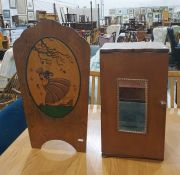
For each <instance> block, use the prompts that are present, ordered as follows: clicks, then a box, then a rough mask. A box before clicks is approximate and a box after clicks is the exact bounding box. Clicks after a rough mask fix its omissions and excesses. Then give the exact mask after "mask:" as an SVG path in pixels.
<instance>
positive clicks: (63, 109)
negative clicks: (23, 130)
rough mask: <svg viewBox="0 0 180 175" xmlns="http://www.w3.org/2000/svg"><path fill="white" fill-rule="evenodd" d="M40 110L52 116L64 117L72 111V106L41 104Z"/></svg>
mask: <svg viewBox="0 0 180 175" xmlns="http://www.w3.org/2000/svg"><path fill="white" fill-rule="evenodd" d="M39 108H40V110H41V111H42V112H43V113H45V114H47V115H48V116H49V117H52V118H64V117H65V116H66V115H67V114H68V113H69V112H71V111H72V106H49V105H46V106H40V107H39Z"/></svg>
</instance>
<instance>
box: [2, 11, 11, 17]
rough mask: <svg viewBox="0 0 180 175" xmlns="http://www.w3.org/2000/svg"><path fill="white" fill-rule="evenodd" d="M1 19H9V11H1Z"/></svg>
mask: <svg viewBox="0 0 180 175" xmlns="http://www.w3.org/2000/svg"><path fill="white" fill-rule="evenodd" d="M3 17H4V18H10V10H3Z"/></svg>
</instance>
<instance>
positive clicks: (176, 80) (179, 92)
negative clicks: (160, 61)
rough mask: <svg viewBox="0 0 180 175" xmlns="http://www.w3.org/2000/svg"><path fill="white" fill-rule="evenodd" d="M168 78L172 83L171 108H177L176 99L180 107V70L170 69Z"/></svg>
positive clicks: (170, 92)
mask: <svg viewBox="0 0 180 175" xmlns="http://www.w3.org/2000/svg"><path fill="white" fill-rule="evenodd" d="M168 80H169V84H170V91H169V94H170V108H175V101H176V103H177V108H180V71H169V72H168ZM175 86H176V91H175ZM175 92H176V93H175Z"/></svg>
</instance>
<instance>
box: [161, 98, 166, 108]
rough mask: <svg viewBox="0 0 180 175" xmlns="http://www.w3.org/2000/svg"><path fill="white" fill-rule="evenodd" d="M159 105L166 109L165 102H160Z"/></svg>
mask: <svg viewBox="0 0 180 175" xmlns="http://www.w3.org/2000/svg"><path fill="white" fill-rule="evenodd" d="M160 104H161V106H162V107H163V108H166V104H167V103H166V102H165V101H163V100H161V101H160Z"/></svg>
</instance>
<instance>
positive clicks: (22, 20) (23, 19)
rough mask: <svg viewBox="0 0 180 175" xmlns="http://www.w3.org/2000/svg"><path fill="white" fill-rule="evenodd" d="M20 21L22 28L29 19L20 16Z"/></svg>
mask: <svg viewBox="0 0 180 175" xmlns="http://www.w3.org/2000/svg"><path fill="white" fill-rule="evenodd" d="M18 19H19V25H20V26H24V25H26V24H27V23H28V19H27V16H26V15H20V16H18Z"/></svg>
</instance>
